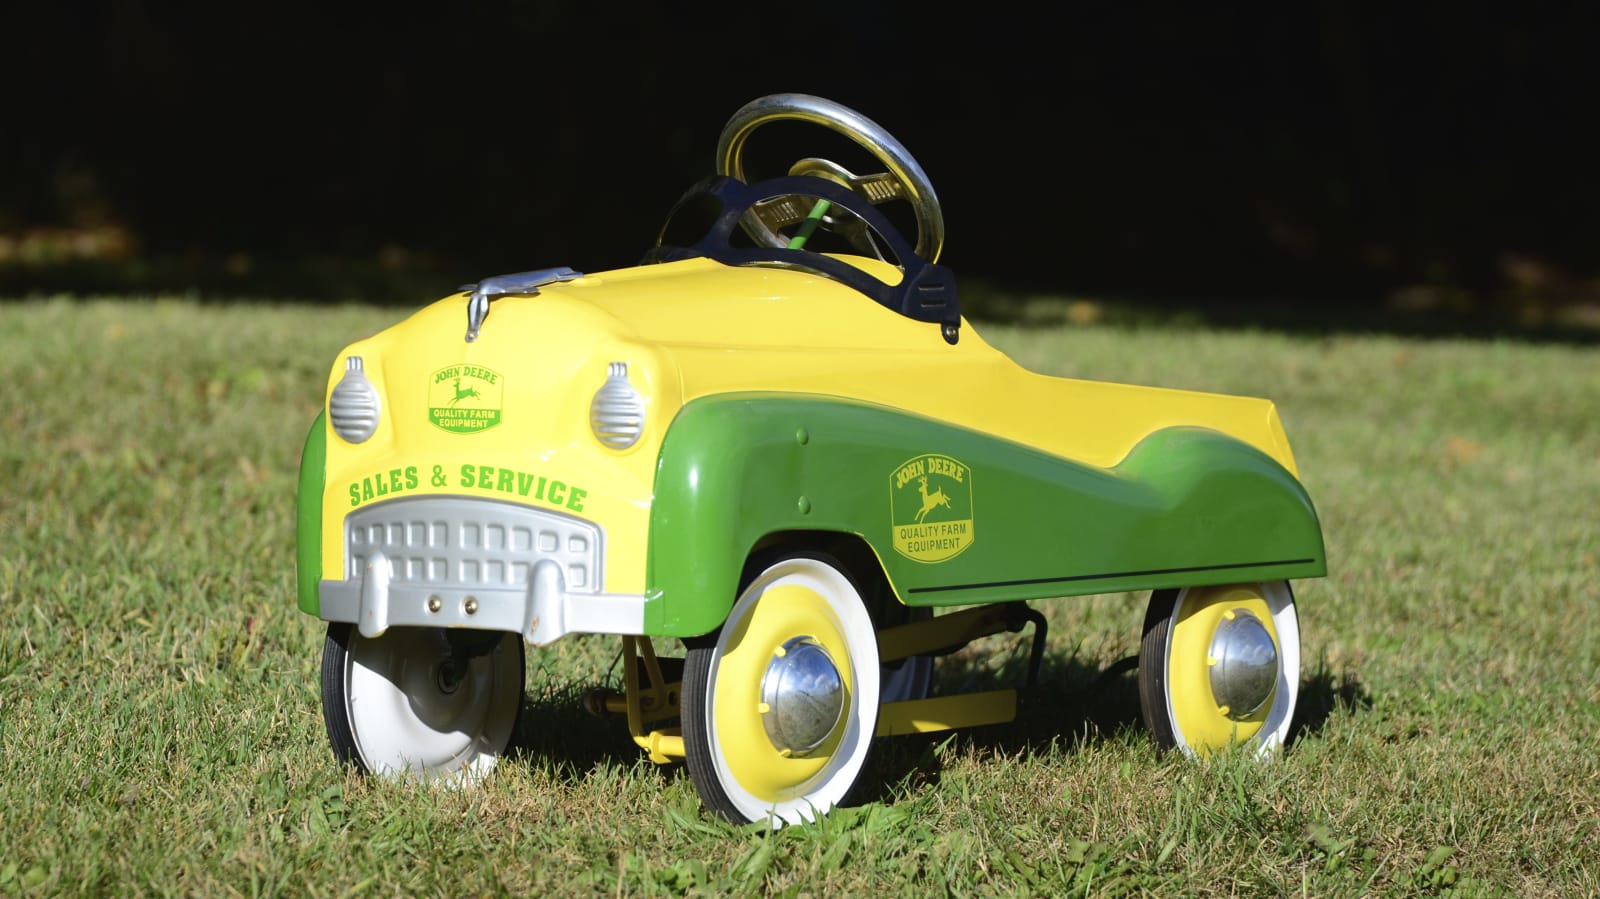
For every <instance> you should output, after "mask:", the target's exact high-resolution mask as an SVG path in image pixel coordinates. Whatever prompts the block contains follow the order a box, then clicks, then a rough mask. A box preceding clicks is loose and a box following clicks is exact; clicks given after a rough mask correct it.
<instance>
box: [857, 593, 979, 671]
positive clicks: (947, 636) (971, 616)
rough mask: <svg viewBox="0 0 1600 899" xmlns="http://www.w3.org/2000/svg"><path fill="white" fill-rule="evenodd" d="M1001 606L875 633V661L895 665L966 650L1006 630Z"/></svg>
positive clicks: (974, 609) (968, 611)
mask: <svg viewBox="0 0 1600 899" xmlns="http://www.w3.org/2000/svg"><path fill="white" fill-rule="evenodd" d="M1007 625H1008V621H1007V616H1006V610H1005V607H1004V606H977V607H975V608H971V609H963V610H961V611H959V612H950V613H947V614H944V615H937V616H935V617H933V618H929V619H927V620H925V621H913V622H911V623H910V624H902V625H897V626H895V627H889V628H884V629H883V630H881V631H878V659H879V660H880V661H883V662H895V661H899V660H900V659H905V658H910V657H911V656H915V655H925V654H927V653H931V652H937V651H939V650H941V649H949V648H951V647H957V646H965V645H966V644H968V643H971V642H972V641H973V640H976V639H978V638H979V637H987V636H989V635H990V634H998V633H1000V632H1001V631H1004V630H1008V629H1009V628H1008V626H1007Z"/></svg>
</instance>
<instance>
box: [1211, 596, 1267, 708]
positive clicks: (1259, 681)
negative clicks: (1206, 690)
mask: <svg viewBox="0 0 1600 899" xmlns="http://www.w3.org/2000/svg"><path fill="white" fill-rule="evenodd" d="M1207 662H1208V663H1209V664H1210V665H1211V693H1212V695H1213V696H1215V697H1216V700H1217V707H1218V708H1219V709H1221V711H1222V713H1223V714H1224V715H1227V716H1228V717H1229V718H1230V719H1232V720H1234V721H1243V720H1244V719H1246V718H1249V717H1250V716H1251V715H1254V714H1255V713H1256V712H1258V711H1260V710H1261V707H1262V706H1264V705H1266V704H1267V701H1268V700H1269V699H1271V698H1272V692H1273V690H1275V689H1276V688H1277V686H1278V647H1277V646H1276V645H1275V644H1273V642H1272V634H1271V633H1270V632H1268V630H1267V626H1266V625H1265V624H1263V623H1262V622H1261V619H1259V618H1257V617H1256V616H1255V615H1254V614H1252V613H1251V612H1250V611H1248V610H1246V609H1234V610H1232V611H1229V612H1225V613H1223V616H1222V623H1221V624H1219V625H1218V626H1217V632H1216V634H1215V635H1214V636H1213V637H1212V638H1211V652H1210V658H1209V659H1207Z"/></svg>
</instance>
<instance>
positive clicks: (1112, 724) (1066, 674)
mask: <svg viewBox="0 0 1600 899" xmlns="http://www.w3.org/2000/svg"><path fill="white" fill-rule="evenodd" d="M1022 669H1023V663H1022V662H1016V663H1013V664H1011V665H1008V666H1006V667H1005V668H1002V669H1001V670H1000V671H999V672H998V673H997V675H996V676H995V680H996V681H997V683H996V684H995V685H994V686H995V687H999V686H1003V685H1004V684H1005V683H1006V682H1007V681H1008V680H1009V682H1010V683H1014V684H1019V685H1020V684H1023V683H1025V672H1024V671H1023V670H1022ZM941 681H943V682H946V683H948V682H949V681H950V676H949V673H948V672H946V673H942V674H941ZM1371 707H1372V699H1371V696H1370V694H1369V693H1368V691H1367V689H1366V687H1365V686H1364V685H1362V684H1361V682H1360V680H1359V679H1358V678H1357V677H1356V676H1355V675H1354V674H1353V673H1351V672H1342V673H1336V672H1334V671H1332V670H1331V669H1330V668H1329V667H1328V665H1327V661H1326V660H1325V659H1324V660H1321V661H1319V663H1318V664H1317V666H1316V667H1315V668H1313V669H1312V670H1311V671H1309V672H1302V677H1301V680H1300V694H1299V697H1298V700H1297V703H1296V707H1295V717H1294V720H1293V722H1292V723H1291V724H1290V726H1289V732H1288V735H1287V737H1286V745H1288V746H1290V747H1292V746H1293V745H1294V743H1295V742H1296V741H1297V740H1300V739H1303V738H1306V737H1311V736H1315V735H1316V734H1318V733H1321V731H1322V729H1323V728H1324V727H1325V726H1326V724H1327V722H1328V720H1329V719H1330V718H1332V717H1333V716H1334V715H1335V714H1344V715H1353V714H1357V713H1360V712H1364V711H1366V710H1368V709H1370V708H1371ZM1130 737H1133V738H1136V739H1145V740H1148V739H1150V737H1149V731H1148V729H1147V728H1146V726H1145V723H1144V718H1143V713H1142V711H1141V709H1140V700H1139V679H1138V658H1137V657H1133V656H1130V657H1128V658H1125V659H1121V660H1119V661H1117V662H1115V663H1113V664H1111V665H1108V666H1105V667H1101V666H1099V665H1091V664H1086V663H1085V662H1083V661H1082V660H1080V659H1078V658H1076V657H1071V656H1069V657H1066V658H1060V657H1054V658H1052V657H1049V656H1047V657H1046V658H1045V660H1044V662H1043V663H1042V665H1041V666H1040V673H1039V679H1038V683H1037V684H1036V685H1035V686H1034V687H1033V688H1032V689H1031V690H1025V691H1024V690H1019V702H1018V708H1017V717H1016V720H1014V721H1012V722H1010V723H1008V724H1000V725H991V726H985V727H975V728H969V729H963V730H957V731H953V732H952V731H944V732H939V733H931V734H914V735H907V736H903V737H891V738H889V739H886V740H880V741H879V743H878V746H877V747H876V748H875V752H874V755H873V758H872V761H871V762H870V763H869V770H868V771H867V772H866V776H865V777H864V778H863V782H862V784H861V786H860V788H859V789H858V790H857V794H856V796H855V799H854V801H853V803H852V804H855V803H870V802H892V801H893V800H894V798H895V796H896V794H901V793H904V792H906V791H913V792H914V791H916V790H918V789H919V788H921V787H925V786H932V785H934V784H936V783H938V780H939V776H940V771H941V763H940V756H941V752H940V749H941V748H942V747H944V746H945V745H946V744H947V743H948V744H949V745H950V746H953V747H955V748H956V749H957V750H958V751H962V752H975V753H977V754H979V755H982V756H992V757H997V758H1000V757H1015V756H1017V755H1031V754H1037V753H1042V752H1049V751H1066V752H1070V751H1072V750H1074V749H1075V748H1079V747H1082V746H1086V745H1092V744H1100V743H1105V742H1109V741H1122V740H1125V739H1128V738H1130ZM1151 745H1152V747H1153V746H1154V744H1153V742H1152V744H1151Z"/></svg>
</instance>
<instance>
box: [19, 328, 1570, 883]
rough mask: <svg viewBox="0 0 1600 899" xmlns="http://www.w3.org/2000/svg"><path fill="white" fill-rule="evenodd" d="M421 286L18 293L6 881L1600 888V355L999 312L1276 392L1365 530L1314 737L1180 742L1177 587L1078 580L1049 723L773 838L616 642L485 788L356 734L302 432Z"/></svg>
mask: <svg viewBox="0 0 1600 899" xmlns="http://www.w3.org/2000/svg"><path fill="white" fill-rule="evenodd" d="M406 312H407V310H395V309H373V308H366V307H358V306H350V307H339V306H274V305H229V306H211V305H203V304H198V303H192V302H185V301H180V300H142V301H130V300H105V301H65V300H58V301H49V302H28V303H24V302H7V303H4V304H0V541H3V542H0V610H3V616H0V746H3V754H0V833H3V834H4V837H5V840H4V843H3V847H4V848H3V852H0V895H77V894H98V895H119V896H120V895H130V894H137V895H167V894H173V895H205V896H224V895H246V896H258V895H294V896H299V895H306V896H347V895H352V896H353V895H370V896H417V895H423V896H426V895H449V896H458V895H497V894H502V893H506V894H514V895H589V894H594V895H606V896H615V895H629V896H637V895H664V896H667V895H683V894H690V895H726V894H749V893H756V894H767V895H795V896H801V895H813V896H841V895H866V894H869V893H874V894H879V895H896V896H899V895H906V896H926V895H934V894H949V895H959V896H969V895H970V896H984V895H1005V896H1012V895H1039V896H1051V897H1054V896H1066V895H1157V896H1180V895H1182V896H1233V895H1248V896H1285V895H1301V894H1304V895H1310V896H1366V895H1408V896H1409V895H1416V894H1419V893H1420V894H1454V895H1490V896H1500V895H1503V896H1516V897H1530V896H1594V895H1600V351H1597V350H1596V349H1594V348H1593V347H1575V346H1569V345H1556V344H1544V345H1540V344H1526V343H1516V342H1510V341H1499V342H1497V341H1467V340H1450V339H1435V340H1407V339H1399V338H1392V337H1385V336H1327V337H1307V336H1288V335H1283V334H1274V333H1259V332H1238V331H1235V332H1222V331H1208V330H1199V329H1190V328H1181V327H1160V326H1146V327H1132V326H1110V325H1089V326H1072V325H1061V326H1050V327H1042V328H1033V329H1023V328H1020V327H1015V326H1002V325H986V324H984V323H982V322H979V323H978V325H977V327H978V329H979V330H980V331H981V332H982V333H983V334H984V335H985V337H987V338H988V339H989V340H990V341H991V342H993V343H994V344H996V345H998V346H1000V347H1001V348H1002V349H1005V350H1007V351H1008V352H1010V353H1011V354H1012V355H1013V356H1014V357H1015V358H1016V359H1017V360H1018V361H1020V362H1022V363H1023V364H1025V365H1027V366H1029V367H1031V368H1034V369H1037V370H1040V371H1045V372H1049V373H1052V374H1060V375H1071V376H1078V377H1090V378H1101V379H1108V380H1118V381H1128V382H1133V383H1143V384H1154V385H1162V386H1173V387H1187V388H1194V389H1201V390H1213V391H1220V392H1225V393H1239V394H1249V395H1256V396H1267V397H1270V398H1272V399H1274V400H1275V401H1276V402H1277V403H1278V408H1279V411H1280V413H1281V414H1282V416H1283V419H1284V423H1285V426H1286V428H1287V429H1288V433H1289V437H1290V439H1291V440H1292V442H1293V444H1294V447H1295V451H1296V455H1297V459H1298V462H1299V465H1300V470H1301V475H1302V478H1303V480H1304V481H1305V483H1306V485H1307V486H1308V488H1309V489H1310V491H1311V495H1312V497H1313V498H1314V499H1315V500H1316V501H1317V504H1318V511H1319V513H1320V515H1321V517H1322V523H1323V527H1324V532H1325V535H1326V540H1327V548H1328V554H1329V560H1330V561H1329V565H1330V573H1329V576H1328V577H1327V578H1325V579H1320V580H1315V581H1307V582H1301V583H1298V584H1296V585H1295V586H1296V595H1297V598H1298V602H1299V610H1300V616H1301V628H1302V634H1303V641H1304V643H1303V654H1304V666H1303V670H1302V694H1301V707H1300V711H1299V715H1298V720H1297V723H1296V726H1295V729H1294V731H1293V733H1292V735H1291V743H1290V745H1289V747H1288V751H1287V752H1285V753H1284V754H1283V755H1282V756H1281V757H1280V758H1278V759H1276V760H1274V761H1272V762H1270V763H1268V764H1258V763H1255V762H1253V761H1251V760H1250V759H1248V758H1244V757H1243V756H1242V755H1240V754H1224V755H1221V756H1219V757H1216V758H1213V759H1211V760H1209V761H1207V762H1196V761H1191V760H1187V759H1185V758H1183V757H1180V756H1177V755H1176V754H1161V753H1158V752H1157V751H1156V750H1155V748H1154V745H1153V744H1152V743H1151V741H1150V739H1149V737H1148V736H1147V735H1146V734H1145V733H1144V731H1143V729H1142V724H1141V723H1140V717H1139V710H1138V700H1137V688H1136V685H1135V678H1134V676H1133V675H1131V674H1127V673H1117V672H1116V671H1113V672H1111V673H1107V669H1108V668H1110V667H1111V666H1112V665H1113V664H1114V663H1116V662H1117V661H1118V660H1120V659H1123V658H1125V657H1127V656H1129V655H1131V654H1133V653H1134V652H1136V650H1137V646H1138V640H1139V627H1140V622H1141V621H1142V619H1143V614H1144V601H1145V597H1144V596H1142V595H1140V596H1131V595H1118V596H1098V597H1084V598H1076V599H1063V600H1058V601H1053V602H1048V603H1041V604H1038V605H1037V607H1038V608H1040V609H1041V611H1043V612H1045V614H1046V615H1047V617H1048V619H1049V622H1050V628H1049V635H1050V643H1049V653H1048V655H1047V658H1046V662H1045V665H1044V672H1043V677H1042V681H1043V683H1042V684H1041V686H1040V688H1039V690H1038V691H1037V693H1036V694H1035V695H1033V696H1031V697H1030V698H1029V701H1028V702H1027V703H1026V704H1025V705H1024V707H1023V708H1022V711H1021V714H1020V717H1019V719H1018V720H1017V721H1016V722H1015V723H1013V724H1010V725H1005V726H997V727H989V728H979V729H974V730H971V731H960V732H956V733H954V734H940V735H930V736H921V737H905V738H895V739H893V740H887V741H880V744H879V746H878V751H877V753H876V754H875V756H874V759H873V761H872V762H871V767H870V770H869V774H868V777H869V787H868V789H867V790H866V794H867V795H866V796H865V797H864V799H865V801H864V802H863V803H862V804H860V805H858V806H854V807H849V808H843V809H839V810H837V811H836V812H835V813H834V814H832V815H830V816H829V817H828V818H826V819H825V820H823V821H822V822H820V823H818V824H816V825H813V826H809V827H791V828H786V829H784V830H781V831H778V832H776V833H768V832H766V831H765V830H764V829H763V828H761V827H759V826H753V827H746V828H739V827H733V826H729V825H726V824H723V823H721V822H720V821H718V820H716V819H714V818H712V817H711V816H710V815H709V814H708V813H707V812H706V811H705V810H703V808H702V807H701V805H700V801H699V798H698V796H697V795H696V793H695V790H694V788H693V785H692V784H691V782H690V779H689V777H688V775H687V772H686V771H685V770H683V768H682V767H681V766H671V767H665V768H658V767H657V766H655V765H653V764H651V763H650V762H649V761H647V760H646V759H645V758H644V757H643V754H642V753H641V752H639V751H638V750H637V749H636V748H635V747H634V746H633V744H632V742H631V741H630V740H629V738H628V736H627V733H626V727H625V725H624V723H623V722H621V721H620V720H617V719H610V720H599V719H594V718H591V717H589V716H587V715H586V714H585V713H584V712H582V711H581V709H580V708H579V705H578V697H579V696H580V695H581V693H582V692H583V691H584V690H586V689H588V688H589V687H591V686H596V685H600V684H602V683H611V684H614V683H616V682H617V681H618V680H619V674H618V672H617V671H616V670H614V669H613V667H612V664H613V661H614V659H615V655H616V651H617V645H616V643H617V641H615V640H614V639H608V638H568V639H567V640H563V641H559V642H557V643H556V644H553V645H552V646H549V647H546V648H544V649H539V650H533V649H530V651H529V669H530V674H529V681H528V706H527V707H526V709H525V720H526V721H527V722H528V727H527V732H526V733H525V734H524V735H523V737H522V742H523V743H524V744H525V748H526V749H527V750H528V751H527V752H526V753H525V754H519V755H518V756H516V757H514V758H512V759H511V760H509V761H507V762H505V763H503V764H502V765H501V766H500V767H499V768H498V769H497V770H496V772H495V774H494V776H493V777H492V778H491V779H490V780H489V781H488V782H487V783H485V784H484V785H483V786H482V787H481V788H479V789H477V790H474V791H470V792H461V791H453V790H446V789H429V788H414V787H407V786H402V785H396V784H391V783H387V782H379V781H370V780H362V779H359V778H357V777H354V776H352V775H350V774H349V773H347V772H346V771H345V770H343V769H342V768H341V767H340V766H339V765H337V764H336V763H335V761H334V759H333V757H332V754H331V753H330V751H329V748H328V743H327V738H326V736H325V734H324V731H323V723H322V713H321V708H320V699H319V693H318V672H319V663H320V656H319V654H320V651H321V646H322V632H323V626H322V623H321V622H319V621H318V620H316V619H314V618H311V617H309V616H306V615H304V614H302V613H300V612H298V611H297V610H296V608H295V605H294V595H293V591H294V574H295V572H294V502H295V481H296V472H297V466H298V461H299V460H298V455H299V452H300V448H301V444H302V442H303V439H304V437H305V432H306V428H307V426H308V425H309V424H310V422H311V420H312V418H313V416H315V415H316V413H317V410H318V407H319V402H320V398H321V395H322V389H323V379H324V378H325V376H326V374H327V371H328V368H329V365H330V364H331V362H332V360H333V357H334V354H335V353H336V352H337V351H338V349H339V348H340V347H341V346H342V345H343V344H344V343H346V342H348V341H350V340H352V339H355V338H357V337H361V336H365V335H366V334H369V333H371V332H373V331H375V330H378V329H379V328H381V327H383V326H385V325H387V324H389V323H391V322H392V321H395V320H397V319H398V318H400V317H401V316H403V315H404V314H406ZM1091 426H1092V425H1091ZM1024 643H1025V641H1024V640H1018V639H1017V638H1015V637H1006V638H1004V639H1002V638H989V642H986V643H985V644H984V645H982V646H980V647H978V648H977V649H978V650H980V651H970V652H964V653H961V654H958V655H956V656H952V657H949V658H947V659H946V660H944V661H943V662H942V663H941V668H940V675H939V676H940V678H941V680H942V682H943V683H945V684H947V685H954V686H961V685H968V684H980V685H982V684H989V683H1000V684H1003V683H1007V682H1009V681H1010V680H1012V679H1014V678H1015V677H1016V674H1017V671H1018V670H1019V669H1020V667H1021V666H1022V663H1023V659H1024V654H1023V650H1024V648H1025V647H1024Z"/></svg>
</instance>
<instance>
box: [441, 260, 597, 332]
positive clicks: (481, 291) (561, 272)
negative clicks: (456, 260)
mask: <svg viewBox="0 0 1600 899" xmlns="http://www.w3.org/2000/svg"><path fill="white" fill-rule="evenodd" d="M581 277H583V272H580V271H577V270H575V269H571V268H568V267H566V266H561V267H560V268H541V269H537V270H535V271H531V272H518V273H516V274H514V275H495V276H494V277H493V278H484V279H483V280H482V281H479V282H478V283H476V284H465V285H462V287H461V289H462V291H471V293H472V296H471V297H470V298H469V299H468V300H467V343H471V342H473V341H474V340H477V339H478V330H479V329H480V328H482V327H483V320H484V319H486V318H488V317H489V302H490V301H491V300H494V299H496V298H499V297H509V296H522V297H532V296H538V295H539V288H541V287H543V286H544V285H546V284H554V283H556V282H558V281H572V280H576V279H578V278H581Z"/></svg>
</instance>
